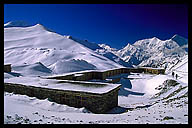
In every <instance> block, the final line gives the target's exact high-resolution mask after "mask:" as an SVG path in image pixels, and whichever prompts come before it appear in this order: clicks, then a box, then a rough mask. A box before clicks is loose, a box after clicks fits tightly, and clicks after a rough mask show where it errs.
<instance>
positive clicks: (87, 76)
mask: <svg viewBox="0 0 192 128" xmlns="http://www.w3.org/2000/svg"><path fill="white" fill-rule="evenodd" d="M130 72H132V73H142V72H144V73H151V74H164V73H165V70H164V69H154V68H143V67H139V68H119V69H111V70H107V71H103V72H99V71H97V72H96V71H95V72H94V71H90V72H83V73H76V74H82V75H79V76H75V74H72V75H67V76H56V77H49V78H48V79H60V80H75V81H88V80H91V79H100V80H105V79H106V78H108V77H111V76H115V75H120V74H122V73H130Z"/></svg>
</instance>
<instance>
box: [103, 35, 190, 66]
mask: <svg viewBox="0 0 192 128" xmlns="http://www.w3.org/2000/svg"><path fill="white" fill-rule="evenodd" d="M100 46H102V47H103V49H105V50H106V51H108V52H112V53H113V54H115V55H117V56H118V57H120V58H121V59H122V60H124V61H125V62H127V63H128V64H129V65H133V66H134V65H135V66H154V67H167V66H168V65H169V62H173V61H174V60H179V59H180V57H182V56H184V55H186V54H188V40H187V39H185V38H183V37H181V36H179V35H174V36H173V37H172V38H171V39H168V40H164V41H163V40H160V39H158V38H156V37H153V38H149V39H143V40H139V41H136V42H135V43H134V44H129V43H128V44H127V46H125V47H124V48H122V49H120V50H116V49H113V48H111V47H110V46H108V45H104V44H102V45H100Z"/></svg>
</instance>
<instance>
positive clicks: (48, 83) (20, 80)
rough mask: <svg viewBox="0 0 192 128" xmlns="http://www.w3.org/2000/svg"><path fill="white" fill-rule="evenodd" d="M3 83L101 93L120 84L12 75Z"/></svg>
mask: <svg viewBox="0 0 192 128" xmlns="http://www.w3.org/2000/svg"><path fill="white" fill-rule="evenodd" d="M4 82H5V83H15V84H23V85H26V86H34V87H41V88H50V89H59V90H67V91H79V92H88V93H96V94H103V93H107V92H109V91H111V90H113V89H115V88H117V87H119V86H121V85H120V84H110V83H98V82H97V83H94V82H87V81H86V82H85V81H74V82H71V81H68V80H55V79H42V78H40V77H13V78H9V79H4Z"/></svg>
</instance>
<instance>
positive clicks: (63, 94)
mask: <svg viewBox="0 0 192 128" xmlns="http://www.w3.org/2000/svg"><path fill="white" fill-rule="evenodd" d="M119 89H120V86H119V87H117V88H115V89H113V90H111V91H109V92H107V93H103V94H97V93H88V92H79V91H65V90H57V89H49V88H41V87H34V86H26V85H22V84H12V83H4V90H5V91H6V92H14V93H16V94H22V95H28V96H30V97H37V98H38V99H46V98H48V99H49V100H50V101H53V102H56V103H59V104H66V105H69V106H72V107H78V108H79V107H85V108H87V109H88V110H90V111H91V112H93V113H105V112H106V111H108V110H110V109H112V108H114V107H116V106H117V105H118V90H119Z"/></svg>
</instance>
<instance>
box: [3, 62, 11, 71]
mask: <svg viewBox="0 0 192 128" xmlns="http://www.w3.org/2000/svg"><path fill="white" fill-rule="evenodd" d="M4 72H11V64H6V65H4Z"/></svg>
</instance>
